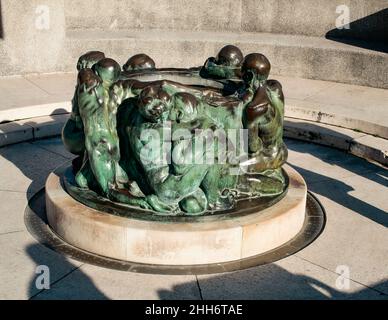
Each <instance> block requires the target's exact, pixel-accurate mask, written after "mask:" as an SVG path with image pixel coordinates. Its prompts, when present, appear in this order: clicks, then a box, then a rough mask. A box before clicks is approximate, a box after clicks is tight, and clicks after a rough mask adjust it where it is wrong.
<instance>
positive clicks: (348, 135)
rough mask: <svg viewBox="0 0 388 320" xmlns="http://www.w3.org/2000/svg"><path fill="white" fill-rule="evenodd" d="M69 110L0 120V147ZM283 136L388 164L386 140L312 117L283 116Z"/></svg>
mask: <svg viewBox="0 0 388 320" xmlns="http://www.w3.org/2000/svg"><path fill="white" fill-rule="evenodd" d="M68 116H69V115H68V114H62V115H53V116H46V117H36V118H31V119H26V120H20V121H13V122H9V123H3V124H0V147H2V146H6V145H11V144H15V143H20V142H25V141H34V140H39V139H43V138H48V137H53V136H58V135H60V134H61V131H62V127H63V124H64V123H65V122H66V120H67V117H68ZM284 136H285V137H287V138H292V139H297V140H303V141H309V142H312V143H316V144H321V145H325V146H329V147H334V148H337V149H340V150H343V151H346V152H348V153H350V154H353V155H355V156H357V157H360V158H363V159H367V160H370V161H374V162H377V163H379V164H382V165H384V166H388V140H386V139H383V138H379V137H375V136H373V135H368V134H365V133H362V132H358V131H354V130H349V129H345V128H341V127H337V126H333V125H327V124H322V123H319V122H315V121H306V120H303V119H295V118H289V117H286V119H285V123H284Z"/></svg>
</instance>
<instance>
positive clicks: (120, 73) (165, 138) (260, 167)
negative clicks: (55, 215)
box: [63, 45, 287, 215]
mask: <svg viewBox="0 0 388 320" xmlns="http://www.w3.org/2000/svg"><path fill="white" fill-rule="evenodd" d="M77 69H78V71H79V74H78V83H77V86H76V90H75V94H74V98H73V108H72V114H71V117H70V119H69V120H68V122H67V123H66V125H65V127H64V129H63V141H64V144H65V146H66V147H67V149H68V150H69V151H70V152H72V153H74V154H76V155H77V156H78V158H77V159H76V160H75V161H73V174H74V181H72V182H69V181H70V180H69V181H68V188H69V189H71V190H72V192H73V194H74V192H75V193H85V192H91V193H92V194H93V195H98V196H99V197H101V198H102V199H103V200H101V201H111V202H113V203H121V204H125V205H126V206H128V210H130V209H131V208H132V209H139V210H140V211H139V212H140V213H139V214H141V212H147V213H151V214H157V215H207V214H214V213H216V212H218V211H222V210H232V209H233V208H235V206H236V203H237V202H239V201H249V199H257V198H267V197H268V198H274V197H277V196H280V195H282V194H284V193H285V192H286V189H287V177H286V176H285V174H284V172H283V171H282V169H281V166H282V165H283V164H284V163H285V161H286V159H287V148H286V147H285V145H284V143H283V140H282V134H283V118H284V96H283V92H282V87H281V85H280V83H279V82H278V81H276V80H268V76H269V72H270V63H269V61H268V60H267V58H266V57H265V56H263V55H261V54H258V53H253V54H249V55H247V56H245V57H244V56H243V54H242V52H241V50H240V49H238V48H237V47H235V46H232V45H228V46H225V47H224V48H222V49H221V50H220V52H219V53H218V55H217V56H216V57H215V58H209V59H207V61H206V62H205V64H204V66H203V67H201V68H191V69H157V68H156V67H155V62H154V61H153V60H152V58H150V57H149V56H147V55H145V54H138V55H135V56H133V57H131V58H130V59H129V60H128V61H127V63H126V64H125V65H124V66H123V70H121V68H120V66H119V65H118V63H117V62H115V61H114V60H112V59H109V58H106V57H105V55H104V54H103V53H101V52H98V51H94V52H89V53H86V54H85V55H83V56H81V58H80V59H79V61H78V64H77ZM150 79H151V80H150ZM161 79H162V80H161ZM74 190H75V191H74Z"/></svg>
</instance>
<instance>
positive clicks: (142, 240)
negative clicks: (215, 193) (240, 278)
mask: <svg viewBox="0 0 388 320" xmlns="http://www.w3.org/2000/svg"><path fill="white" fill-rule="evenodd" d="M283 168H284V171H285V173H286V174H287V176H288V178H289V185H288V189H287V192H286V193H285V194H284V195H283V197H282V198H281V199H280V200H278V201H277V202H276V203H274V204H273V205H271V206H270V207H267V208H264V209H263V208H259V209H257V210H251V211H250V213H249V214H239V212H238V211H236V212H235V213H234V214H233V213H225V214H222V213H221V214H217V215H210V216H204V217H198V219H193V220H191V221H188V219H187V217H175V219H173V220H171V219H164V220H158V219H154V218H152V216H151V217H150V219H148V220H147V219H146V220H144V217H142V220H140V219H138V218H136V217H134V216H133V215H130V216H126V217H123V216H118V215H113V214H110V213H107V212H103V211H101V210H96V209H93V208H91V207H88V206H86V205H84V204H82V203H80V202H79V201H77V200H75V199H74V198H73V197H72V196H70V195H69V194H68V193H67V192H66V190H65V188H64V186H63V177H64V175H65V172H66V170H68V166H67V165H65V166H62V167H60V168H58V169H57V170H56V171H55V172H53V173H51V174H50V176H49V177H48V179H47V182H46V214H47V219H48V223H49V225H50V227H51V229H52V230H53V231H54V232H55V233H56V234H57V235H58V236H59V237H60V238H61V239H63V240H64V241H65V242H67V243H69V244H71V245H73V246H75V247H77V248H80V249H82V250H85V251H88V252H91V253H93V254H97V255H99V256H104V257H109V258H112V259H117V260H123V261H130V262H134V263H142V264H151V265H161V266H163V265H175V266H179V265H181V266H185V265H204V264H217V263H225V262H230V261H238V260H241V259H247V258H249V257H253V256H257V255H260V254H263V253H265V252H268V251H271V250H274V249H276V248H278V247H279V246H281V245H283V244H284V243H286V242H288V241H290V240H291V239H293V238H294V237H295V236H296V235H297V234H298V233H299V232H300V231H301V229H302V227H303V225H304V222H305V216H306V195H307V188H306V184H305V182H304V180H303V178H302V177H301V176H300V175H299V174H298V173H297V172H296V171H295V170H294V169H292V168H291V167H290V166H288V165H285V166H284V167H283ZM245 201H246V202H247V203H248V206H247V207H249V204H251V207H254V206H252V202H251V200H245ZM164 218H169V217H164ZM179 218H181V220H180V219H179Z"/></svg>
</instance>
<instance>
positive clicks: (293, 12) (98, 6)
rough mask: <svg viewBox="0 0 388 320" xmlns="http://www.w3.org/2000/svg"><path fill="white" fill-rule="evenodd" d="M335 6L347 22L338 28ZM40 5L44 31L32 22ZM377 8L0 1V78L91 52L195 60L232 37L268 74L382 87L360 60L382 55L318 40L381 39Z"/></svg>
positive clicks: (257, 2) (165, 0) (309, 3)
mask: <svg viewBox="0 0 388 320" xmlns="http://www.w3.org/2000/svg"><path fill="white" fill-rule="evenodd" d="M343 4H345V5H348V6H349V8H350V18H351V21H352V22H353V23H352V24H351V30H342V31H338V30H335V21H336V19H337V17H338V15H339V14H338V13H336V8H337V6H338V5H343ZM42 8H43V9H44V8H48V10H49V28H48V29H46V28H37V24H38V25H41V23H39V21H41V20H40V19H42V18H44V17H45V16H44V15H45V12H42ZM387 8H388V1H387V0H368V1H365V0H292V1H290V0H196V1H195V0H142V1H135V0H128V1H122V0H88V1H85V0H17V1H15V0H0V17H1V18H0V19H1V24H0V29H1V32H0V35H1V39H0V75H1V76H6V75H17V74H26V73H41V72H63V71H73V70H74V67H75V63H76V60H77V58H78V56H79V55H81V54H82V53H84V52H85V51H88V50H92V49H100V50H103V51H105V52H106V54H107V55H109V56H111V57H113V58H115V59H117V60H119V61H120V63H124V62H125V60H126V59H127V58H128V57H129V56H131V55H133V54H135V53H139V52H145V53H148V54H150V55H151V56H152V57H154V59H155V60H156V62H157V66H159V67H167V66H179V67H183V66H195V65H201V64H202V63H203V62H204V60H205V59H206V58H207V57H208V56H212V55H214V54H215V53H216V52H217V50H218V49H219V48H220V47H221V46H223V45H224V44H227V43H233V44H236V45H239V46H240V47H241V48H242V50H243V51H244V52H245V53H248V52H252V51H256V52H262V53H264V54H266V55H267V56H268V57H269V58H270V60H271V61H272V64H273V72H274V73H275V74H285V75H296V76H300V77H306V78H316V79H323V80H334V81H340V82H347V83H356V84H365V85H371V86H376V87H384V86H385V84H386V83H388V81H387V79H386V76H385V75H377V76H376V73H381V71H382V70H381V67H380V69H379V70H380V72H378V69H376V68H375V69H373V68H372V69H370V65H372V64H374V65H379V66H381V65H384V64H385V65H387V64H388V63H387V61H388V60H387V58H386V54H385V53H381V50H380V51H379V50H377V53H374V52H368V51H366V50H365V49H363V48H360V47H357V46H354V47H349V52H350V54H349V53H348V52H344V50H343V48H342V47H340V46H338V45H337V44H336V42H328V41H326V42H325V41H324V40H325V36H328V35H329V36H335V37H345V38H349V39H355V40H357V41H358V40H360V39H363V40H366V39H371V40H373V41H375V42H376V41H378V42H381V43H383V42H384V41H385V42H388V41H387V37H388V27H387V24H388V22H387V11H388V10H387ZM333 30H334V31H333ZM289 35H292V36H289ZM363 47H364V48H365V46H363ZM383 51H384V50H383ZM325 59H327V60H330V61H331V62H327V61H325ZM369 64H370V65H369ZM365 69H367V70H369V72H366V71H365ZM383 71H384V70H383ZM368 73H369V74H368ZM370 73H374V74H375V75H374V76H373V77H371V75H370ZM387 73H388V72H385V74H387ZM360 78H361V80H360Z"/></svg>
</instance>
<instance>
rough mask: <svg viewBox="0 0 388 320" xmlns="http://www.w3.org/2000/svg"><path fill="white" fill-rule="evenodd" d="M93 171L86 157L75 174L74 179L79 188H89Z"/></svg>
mask: <svg viewBox="0 0 388 320" xmlns="http://www.w3.org/2000/svg"><path fill="white" fill-rule="evenodd" d="M93 178H94V176H93V172H92V170H91V169H90V163H89V160H88V159H86V160H85V161H84V163H83V164H82V166H81V169H80V170H79V171H78V173H77V174H76V176H75V181H76V183H77V185H78V186H80V187H81V188H91V187H92V183H93Z"/></svg>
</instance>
